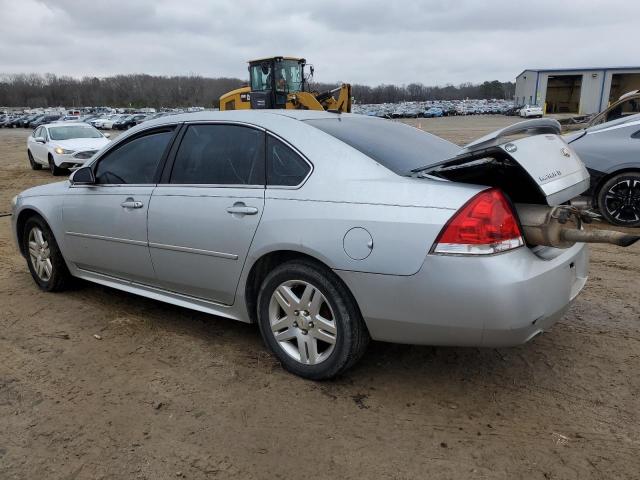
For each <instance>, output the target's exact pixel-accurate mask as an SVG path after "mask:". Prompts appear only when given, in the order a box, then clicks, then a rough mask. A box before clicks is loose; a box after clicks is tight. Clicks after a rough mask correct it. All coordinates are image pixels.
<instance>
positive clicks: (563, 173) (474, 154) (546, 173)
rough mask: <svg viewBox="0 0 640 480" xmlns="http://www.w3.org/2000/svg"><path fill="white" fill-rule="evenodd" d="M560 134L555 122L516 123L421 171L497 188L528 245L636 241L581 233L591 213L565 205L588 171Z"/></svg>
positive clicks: (581, 188) (603, 233)
mask: <svg viewBox="0 0 640 480" xmlns="http://www.w3.org/2000/svg"><path fill="white" fill-rule="evenodd" d="M559 133H560V124H559V123H558V122H557V121H556V120H550V119H540V120H529V121H525V122H519V123H516V124H514V125H511V126H509V127H506V128H503V129H502V130H498V131H496V132H494V133H491V134H489V135H487V136H485V137H482V138H480V139H478V140H476V141H475V142H472V143H470V144H468V145H467V146H465V147H464V148H463V149H462V150H461V151H460V152H459V153H458V154H457V155H456V156H455V157H453V158H450V159H448V160H446V161H444V162H440V163H439V164H437V165H433V166H431V167H429V168H428V169H424V170H421V172H420V173H421V174H423V175H424V174H426V175H431V176H435V177H440V178H446V179H448V180H451V181H454V182H460V183H473V184H478V185H487V186H490V187H497V188H500V189H501V190H502V191H503V192H505V193H506V194H507V195H508V196H509V198H510V199H511V201H512V202H513V203H514V204H515V205H516V211H517V214H518V217H519V219H520V222H521V226H522V228H523V233H524V236H525V240H526V242H527V244H529V245H530V246H537V245H544V246H549V247H556V248H568V247H570V246H572V245H574V244H575V243H577V242H589V243H611V244H614V245H620V246H629V245H631V244H633V243H635V242H636V241H637V240H638V238H640V237H638V236H637V235H630V234H625V233H622V232H617V231H610V230H603V229H593V230H589V231H586V230H584V229H583V223H585V222H589V221H590V217H589V215H588V214H587V213H586V210H584V209H579V208H577V207H576V206H572V205H569V202H570V201H571V200H572V199H574V198H575V197H577V196H578V195H580V194H581V193H583V192H584V191H586V190H587V189H588V188H589V173H588V172H587V169H586V168H585V167H584V164H583V163H582V161H581V160H580V158H579V157H578V155H577V154H576V153H575V152H574V151H573V150H572V149H571V147H569V145H568V144H567V143H566V142H565V141H564V139H563V138H562V137H560V135H559ZM524 135H529V136H524ZM523 136H524V138H523Z"/></svg>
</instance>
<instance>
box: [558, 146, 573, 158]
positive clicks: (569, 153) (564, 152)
mask: <svg viewBox="0 0 640 480" xmlns="http://www.w3.org/2000/svg"><path fill="white" fill-rule="evenodd" d="M560 151H561V152H562V155H564V156H565V157H570V156H571V152H570V151H569V149H568V148H567V147H562V148H561V149H560Z"/></svg>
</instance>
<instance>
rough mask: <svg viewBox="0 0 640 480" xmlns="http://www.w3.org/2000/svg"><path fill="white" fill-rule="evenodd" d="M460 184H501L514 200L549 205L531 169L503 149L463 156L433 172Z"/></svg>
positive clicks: (431, 172) (494, 185) (496, 185)
mask: <svg viewBox="0 0 640 480" xmlns="http://www.w3.org/2000/svg"><path fill="white" fill-rule="evenodd" d="M429 173H430V174H431V175H434V176H436V177H440V178H446V179H447V180H451V181H454V182H459V183H473V184H478V185H487V186H489V187H498V188H500V189H501V190H502V191H503V192H505V193H506V194H507V195H508V196H509V198H510V199H511V201H512V202H514V203H533V204H540V205H546V198H545V196H544V194H543V193H542V192H541V191H540V188H539V187H538V185H537V184H536V182H535V181H534V180H533V179H532V178H531V176H530V175H529V174H528V173H527V171H526V170H525V169H524V168H523V167H522V166H521V165H520V164H519V163H517V162H516V161H515V160H513V159H512V158H511V157H510V156H509V155H508V154H506V153H505V152H504V151H503V150H501V149H499V148H495V149H490V150H488V151H485V152H483V153H482V154H476V155H472V156H466V157H460V158H458V159H456V160H453V161H451V162H449V163H447V164H446V165H442V166H440V167H437V168H436V169H435V170H432V171H430V172H429Z"/></svg>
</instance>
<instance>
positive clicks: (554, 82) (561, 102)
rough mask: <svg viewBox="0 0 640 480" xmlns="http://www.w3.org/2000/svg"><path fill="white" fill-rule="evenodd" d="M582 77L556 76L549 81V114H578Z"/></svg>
mask: <svg viewBox="0 0 640 480" xmlns="http://www.w3.org/2000/svg"><path fill="white" fill-rule="evenodd" d="M581 87H582V75H554V76H550V77H549V79H548V80H547V95H546V103H547V113H578V112H579V110H580V90H581Z"/></svg>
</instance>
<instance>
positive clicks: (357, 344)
mask: <svg viewBox="0 0 640 480" xmlns="http://www.w3.org/2000/svg"><path fill="white" fill-rule="evenodd" d="M257 308H258V325H259V327H260V333H261V334H262V338H263V340H264V342H265V344H266V345H267V346H268V347H269V348H270V349H271V351H272V352H273V353H274V354H275V355H276V357H278V360H280V362H281V363H282V366H283V367H284V368H285V369H286V370H288V371H289V372H291V373H294V374H296V375H299V376H301V377H304V378H308V379H310V380H324V379H328V378H332V377H335V376H336V375H339V374H340V373H342V372H344V371H345V370H347V369H348V368H349V367H351V366H352V365H353V364H355V363H356V362H357V361H358V360H359V359H360V357H361V356H362V355H363V354H364V351H365V349H366V347H367V344H368V343H369V333H368V331H367V329H366V326H365V324H364V321H363V320H362V317H361V315H360V312H359V310H358V308H357V305H356V302H355V300H354V299H353V297H352V296H351V294H350V292H349V291H348V290H347V288H346V286H345V285H344V284H343V283H342V282H341V281H340V279H339V278H338V277H336V275H335V274H334V273H333V272H332V271H331V270H329V269H328V268H326V267H324V266H322V265H320V264H317V263H315V262H312V261H307V260H293V261H290V262H286V263H284V264H282V265H280V266H278V267H276V268H275V269H274V270H273V271H271V272H270V273H269V274H268V275H267V276H266V278H265V279H264V281H263V282H262V286H261V287H260V292H259V294H258V307H257Z"/></svg>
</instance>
